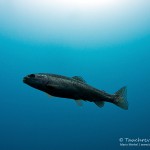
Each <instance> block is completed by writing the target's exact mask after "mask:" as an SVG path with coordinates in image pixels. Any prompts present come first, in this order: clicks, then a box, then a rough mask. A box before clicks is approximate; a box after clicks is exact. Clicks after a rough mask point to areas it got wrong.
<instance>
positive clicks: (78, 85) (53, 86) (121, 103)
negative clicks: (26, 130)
mask: <svg viewBox="0 0 150 150" xmlns="http://www.w3.org/2000/svg"><path fill="white" fill-rule="evenodd" d="M23 82H24V83H25V84H27V85H29V86H31V87H33V88H35V89H38V90H40V91H43V92H45V93H47V94H48V95H50V96H54V97H59V98H67V99H73V100H75V102H76V103H77V104H78V105H79V106H82V105H83V104H82V101H88V102H93V103H95V104H96V105H97V106H98V107H100V108H101V107H103V106H104V104H105V102H109V103H112V104H115V105H116V106H118V107H120V108H122V109H124V110H128V101H127V87H126V86H124V87H122V88H121V89H120V90H118V91H117V92H115V93H114V94H108V93H106V92H105V91H103V90H99V89H97V88H94V87H93V86H91V85H89V84H87V83H86V81H85V80H84V79H83V78H82V77H80V76H73V77H66V76H63V75H57V74H49V73H36V74H29V75H27V76H25V77H24V78H23Z"/></svg>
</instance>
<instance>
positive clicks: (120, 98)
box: [114, 86, 128, 110]
mask: <svg viewBox="0 0 150 150" xmlns="http://www.w3.org/2000/svg"><path fill="white" fill-rule="evenodd" d="M114 104H115V105H117V106H118V107H120V108H122V109H125V110H128V102H127V87H126V86H125V87H122V88H121V89H120V90H119V91H117V92H116V93H115V100H114Z"/></svg>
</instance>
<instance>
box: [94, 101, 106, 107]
mask: <svg viewBox="0 0 150 150" xmlns="http://www.w3.org/2000/svg"><path fill="white" fill-rule="evenodd" d="M94 103H95V104H96V105H97V106H98V107H100V108H101V107H103V106H104V102H103V101H99V102H94Z"/></svg>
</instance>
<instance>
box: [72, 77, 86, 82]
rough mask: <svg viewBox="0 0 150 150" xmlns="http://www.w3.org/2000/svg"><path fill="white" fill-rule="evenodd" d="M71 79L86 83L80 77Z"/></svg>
mask: <svg viewBox="0 0 150 150" xmlns="http://www.w3.org/2000/svg"><path fill="white" fill-rule="evenodd" d="M72 78H73V79H75V80H77V81H80V82H83V83H86V81H85V80H84V79H83V78H82V77H80V76H74V77H72Z"/></svg>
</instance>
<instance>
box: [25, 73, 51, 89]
mask: <svg viewBox="0 0 150 150" xmlns="http://www.w3.org/2000/svg"><path fill="white" fill-rule="evenodd" d="M23 82H24V83H25V84H27V85H29V86H31V87H33V88H36V89H38V90H42V91H45V89H46V84H47V82H48V77H47V76H46V75H44V74H30V75H27V76H26V77H24V78H23Z"/></svg>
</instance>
